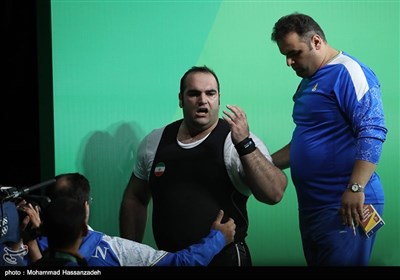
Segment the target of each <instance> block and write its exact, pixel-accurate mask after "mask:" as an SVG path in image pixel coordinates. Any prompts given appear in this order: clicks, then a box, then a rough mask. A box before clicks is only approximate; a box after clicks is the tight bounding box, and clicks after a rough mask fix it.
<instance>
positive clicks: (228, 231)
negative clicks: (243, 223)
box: [211, 210, 236, 245]
mask: <svg viewBox="0 0 400 280" xmlns="http://www.w3.org/2000/svg"><path fill="white" fill-rule="evenodd" d="M223 217H224V211H223V210H219V213H218V215H217V218H216V219H215V221H214V223H213V224H212V226H211V228H212V229H216V230H219V231H221V232H222V234H223V235H224V237H225V244H226V245H227V244H229V243H231V242H233V240H234V237H235V233H236V231H235V229H236V224H235V222H234V220H233V219H232V218H229V220H228V221H227V222H226V223H223V224H222V223H221V221H222V218H223Z"/></svg>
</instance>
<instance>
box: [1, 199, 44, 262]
mask: <svg viewBox="0 0 400 280" xmlns="http://www.w3.org/2000/svg"><path fill="white" fill-rule="evenodd" d="M39 212H40V208H39V206H35V207H34V206H33V205H32V204H31V203H27V202H26V201H25V200H21V201H20V202H19V203H18V205H16V204H15V203H14V202H12V201H6V202H1V212H0V225H1V236H0V266H25V265H27V259H26V257H25V256H27V255H28V256H29V257H30V258H32V257H33V258H37V255H36V254H38V253H39V249H38V247H37V243H36V241H35V234H34V233H35V232H36V230H37V229H38V228H39V226H40V215H39ZM28 248H32V250H28Z"/></svg>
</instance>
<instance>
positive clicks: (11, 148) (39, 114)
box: [0, 0, 54, 187]
mask: <svg viewBox="0 0 400 280" xmlns="http://www.w3.org/2000/svg"><path fill="white" fill-rule="evenodd" d="M0 5H1V6H2V8H1V11H2V17H1V18H2V28H3V32H2V34H3V39H2V45H3V46H4V47H3V52H2V54H3V55H2V56H3V57H2V61H3V63H2V65H3V69H2V73H3V79H2V81H3V82H2V85H3V86H4V90H2V97H1V119H2V129H1V132H0V133H1V138H2V141H1V154H0V155H1V161H2V164H1V172H0V184H1V185H3V186H15V187H25V186H31V185H34V184H37V183H39V182H41V181H43V180H48V179H51V178H52V177H54V137H53V135H54V133H53V132H54V129H53V99H52V77H51V32H50V31H51V29H50V1H47V0H35V1H21V0H17V1H15V0H14V1H13V0H5V1H2V2H1V4H0ZM39 61H40V63H39Z"/></svg>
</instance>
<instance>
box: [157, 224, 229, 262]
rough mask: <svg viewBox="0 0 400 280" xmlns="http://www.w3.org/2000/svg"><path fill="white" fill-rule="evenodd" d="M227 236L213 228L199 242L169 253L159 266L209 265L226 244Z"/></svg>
mask: <svg viewBox="0 0 400 280" xmlns="http://www.w3.org/2000/svg"><path fill="white" fill-rule="evenodd" d="M225 243H226V241H225V238H224V235H223V234H222V232H221V231H219V230H211V232H210V234H209V235H208V236H207V237H205V238H203V239H202V240H201V241H200V242H199V243H196V244H193V245H191V246H190V247H188V248H186V249H183V250H180V251H177V252H175V253H168V254H167V255H166V256H165V257H164V258H162V259H161V260H160V261H159V262H158V263H157V264H156V265H157V266H207V265H208V264H209V263H210V262H211V261H212V259H213V258H214V256H215V255H216V254H218V253H219V252H220V251H221V250H222V248H224V246H225Z"/></svg>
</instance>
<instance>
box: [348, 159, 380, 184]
mask: <svg viewBox="0 0 400 280" xmlns="http://www.w3.org/2000/svg"><path fill="white" fill-rule="evenodd" d="M375 169H376V165H375V164H373V163H371V162H368V161H365V160H356V161H355V163H354V167H353V172H352V174H351V177H350V180H349V183H358V184H360V185H362V186H364V187H365V186H366V185H367V183H368V181H369V179H370V178H371V176H372V174H373V173H374V171H375Z"/></svg>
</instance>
